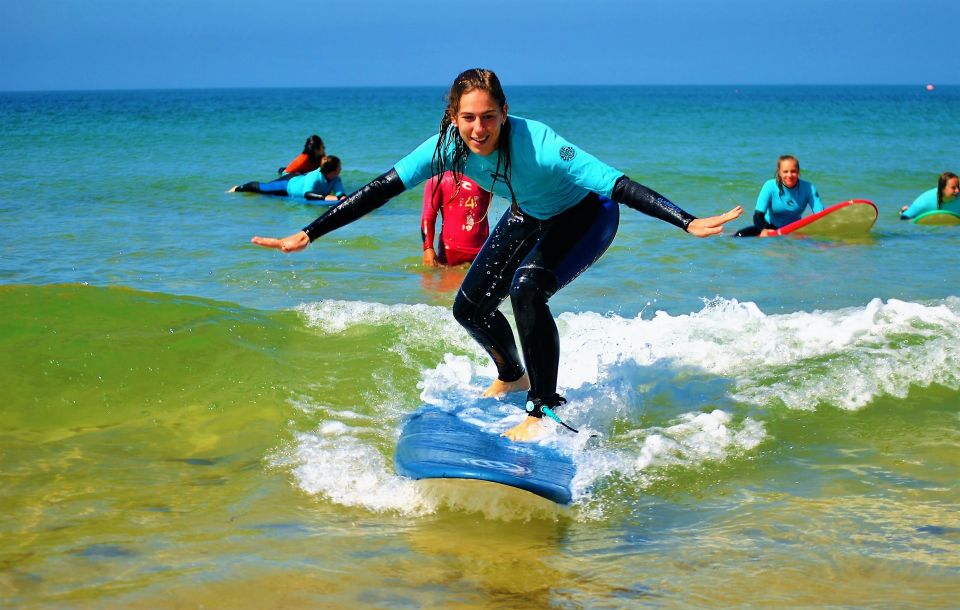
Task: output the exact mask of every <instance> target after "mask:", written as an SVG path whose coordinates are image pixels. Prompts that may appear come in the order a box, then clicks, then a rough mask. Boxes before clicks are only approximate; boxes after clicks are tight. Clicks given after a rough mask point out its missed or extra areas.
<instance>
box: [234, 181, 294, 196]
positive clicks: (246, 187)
mask: <svg viewBox="0 0 960 610" xmlns="http://www.w3.org/2000/svg"><path fill="white" fill-rule="evenodd" d="M287 182H289V178H281V179H280V180H273V181H272V182H247V183H246V184H241V185H240V186H238V187H237V192H238V193H261V194H263V195H286V194H287Z"/></svg>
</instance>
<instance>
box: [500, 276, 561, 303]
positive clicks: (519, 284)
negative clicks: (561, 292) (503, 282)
mask: <svg viewBox="0 0 960 610" xmlns="http://www.w3.org/2000/svg"><path fill="white" fill-rule="evenodd" d="M557 289H558V286H557V274H556V273H554V272H553V271H551V270H549V269H544V268H543V267H521V268H520V269H518V270H517V272H516V274H514V276H513V284H511V286H510V300H511V302H513V303H514V305H515V306H516V305H533V304H537V303H546V302H547V300H548V299H549V298H550V297H552V296H553V294H554V293H555V292H556V291H557Z"/></svg>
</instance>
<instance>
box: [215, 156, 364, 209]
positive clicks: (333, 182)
mask: <svg viewBox="0 0 960 610" xmlns="http://www.w3.org/2000/svg"><path fill="white" fill-rule="evenodd" d="M340 169H341V166H340V159H339V158H338V157H335V156H333V155H330V156H329V157H324V158H323V163H322V164H321V165H320V167H318V168H317V169H315V170H313V171H312V172H310V173H308V174H299V175H295V176H289V175H288V176H284V177H282V178H278V179H276V180H274V181H272V182H247V183H246V184H241V185H239V186H234V187H232V188H231V189H230V190H228V191H227V192H228V193H261V194H263V195H281V196H282V195H289V196H291V197H302V198H304V199H308V200H322V201H339V200H340V199H343V198H344V197H345V196H346V194H345V193H344V191H343V182H341V181H340Z"/></svg>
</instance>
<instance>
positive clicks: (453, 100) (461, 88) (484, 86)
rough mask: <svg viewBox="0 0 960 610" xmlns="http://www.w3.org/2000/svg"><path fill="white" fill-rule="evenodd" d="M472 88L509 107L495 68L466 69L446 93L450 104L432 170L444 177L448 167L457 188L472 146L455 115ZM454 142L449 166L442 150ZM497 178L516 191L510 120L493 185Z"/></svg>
mask: <svg viewBox="0 0 960 610" xmlns="http://www.w3.org/2000/svg"><path fill="white" fill-rule="evenodd" d="M471 91H486V92H487V93H488V94H489V95H490V97H491V98H493V101H494V102H496V103H497V106H498V107H499V108H500V110H503V109H504V108H506V106H507V96H506V95H504V93H503V87H501V86H500V79H499V78H497V75H496V74H494V72H493V70H487V69H485V68H471V69H469V70H464V71H463V72H461V73H460V74H458V75H457V77H456V78H455V79H453V84H452V85H451V86H450V91H449V92H448V94H447V107H446V109H445V110H444V112H443V118H442V119H441V120H440V139H439V140H437V148H436V149H435V150H434V151H433V172H434V175H436V176H442V175H443V173H444V172H446V171H448V170H449V171H451V172H453V175H454V181H455V182H456V184H457V188H459V187H460V179H461V178H462V177H463V168H464V167H465V166H466V163H467V157H468V156H469V155H470V149H469V148H468V147H467V143H466V142H464V141H463V138H461V137H460V133H459V132H458V131H457V128H456V126H455V125H454V118H455V117H456V116H457V113H458V112H459V111H460V98H462V97H463V96H464V95H466V94H467V93H470V92H471ZM451 145H452V147H453V158H452V159H451V160H450V166H449V167H448V166H447V163H446V161H445V159H444V155H443V151H444V150H445V149H446V148H448V147H450V146H451ZM497 180H502V181H503V182H504V183H505V184H506V185H507V188H509V189H510V190H511V192H513V189H512V188H511V187H510V121H505V122H504V124H503V127H501V129H500V137H499V139H498V140H497V169H496V175H495V176H494V184H495V183H496V181H497ZM439 185H440V181H439V180H437V187H436V188H439ZM490 189H491V190H493V185H491V186H490Z"/></svg>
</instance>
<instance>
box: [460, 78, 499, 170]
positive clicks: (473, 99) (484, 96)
mask: <svg viewBox="0 0 960 610" xmlns="http://www.w3.org/2000/svg"><path fill="white" fill-rule="evenodd" d="M451 120H452V121H453V124H454V125H456V126H457V132H459V134H460V137H461V138H463V141H464V143H465V144H466V145H467V148H469V149H470V152H472V153H474V154H477V155H482V156H486V155H489V154H491V153H492V152H493V151H495V150H496V149H497V144H498V143H499V142H500V130H501V129H502V128H503V124H504V122H506V120H507V105H506V104H504V105H503V106H502V107H501V106H498V105H497V102H496V101H495V100H494V99H493V97H492V96H491V95H490V93H489V92H487V91H484V90H483V89H474V90H472V91H470V92H468V93H464V94H463V95H461V96H460V103H459V105H458V108H457V110H456V112H455V113H454V115H453V116H452V117H451Z"/></svg>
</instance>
